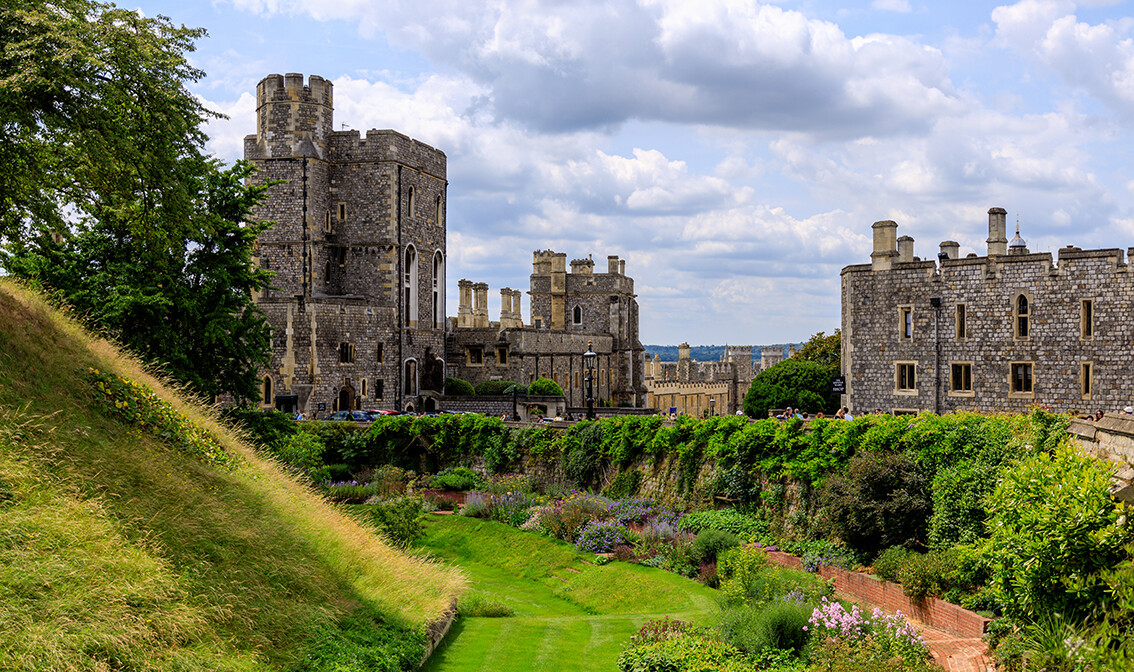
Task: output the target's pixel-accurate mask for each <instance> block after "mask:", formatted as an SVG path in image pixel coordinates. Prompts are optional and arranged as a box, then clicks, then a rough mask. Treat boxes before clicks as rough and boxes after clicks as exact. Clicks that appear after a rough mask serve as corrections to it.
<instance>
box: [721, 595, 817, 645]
mask: <svg viewBox="0 0 1134 672" xmlns="http://www.w3.org/2000/svg"><path fill="white" fill-rule="evenodd" d="M813 610H814V605H812V604H808V603H806V602H801V601H796V600H776V601H774V602H771V603H769V604H766V605H760V606H750V605H741V606H733V607H728V608H725V609H724V610H723V611H722V612H721V620H720V622H719V623H718V625H717V629H718V631H719V632H720V633H721V636H722V637H723V638H724V639H725V641H727V642H728V643H729V644H732V645H733V646H735V647H737V648H739V649H740V650H742V651H746V652H748V653H749V654H753V655H758V654H760V653H761V652H764V651H774V650H780V651H790V652H799V651H800V650H801V649H803V647H804V646H806V644H807V640H808V637H809V635H810V631H809V630H808V627H807V626H808V619H810V618H811V612H812V611H813Z"/></svg>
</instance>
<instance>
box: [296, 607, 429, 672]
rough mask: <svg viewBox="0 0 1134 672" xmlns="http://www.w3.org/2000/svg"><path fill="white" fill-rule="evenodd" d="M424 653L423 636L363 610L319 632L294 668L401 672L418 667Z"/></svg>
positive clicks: (304, 670) (302, 670)
mask: <svg viewBox="0 0 1134 672" xmlns="http://www.w3.org/2000/svg"><path fill="white" fill-rule="evenodd" d="M424 653H425V635H424V634H423V633H421V632H417V631H415V630H413V629H411V628H408V627H405V626H401V625H395V624H393V623H388V622H386V619H385V617H384V616H383V615H382V614H379V613H377V612H373V611H372V610H369V609H360V610H359V611H357V612H356V613H354V614H351V615H349V616H347V617H345V618H343V619H341V620H340V621H339V622H337V623H328V624H326V625H324V626H323V627H321V628H319V629H318V630H316V631H315V632H314V633H313V634H312V635H311V637H310V640H309V643H308V644H307V645H306V647H305V652H304V655H303V657H302V658H301V660H300V661H299V662H298V663H296V665H295V667H294V668H292V669H294V670H295V671H296V672H323V671H324V670H371V671H372V672H401V671H402V670H412V669H414V668H415V667H417V665H419V664H420V663H421V657H422V655H424Z"/></svg>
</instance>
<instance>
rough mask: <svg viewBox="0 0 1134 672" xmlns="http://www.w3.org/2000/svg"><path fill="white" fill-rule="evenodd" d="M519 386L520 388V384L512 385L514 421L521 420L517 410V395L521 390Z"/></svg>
mask: <svg viewBox="0 0 1134 672" xmlns="http://www.w3.org/2000/svg"><path fill="white" fill-rule="evenodd" d="M519 388H520V386H519V385H513V386H512V422H519V421H520V414H519V413H518V412H517V409H516V395H517V394H518V392H519Z"/></svg>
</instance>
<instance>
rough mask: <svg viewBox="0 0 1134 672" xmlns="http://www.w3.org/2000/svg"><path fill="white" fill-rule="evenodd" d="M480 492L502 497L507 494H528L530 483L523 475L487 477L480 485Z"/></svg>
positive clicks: (530, 487) (530, 488) (530, 489)
mask: <svg viewBox="0 0 1134 672" xmlns="http://www.w3.org/2000/svg"><path fill="white" fill-rule="evenodd" d="M481 490H484V491H485V492H490V493H492V494H494V495H503V494H505V493H509V492H524V493H530V492H531V491H532V481H531V479H530V478H528V477H527V476H525V475H523V474H498V475H494V476H489V477H488V480H487V481H486V482H485V483H483V484H481Z"/></svg>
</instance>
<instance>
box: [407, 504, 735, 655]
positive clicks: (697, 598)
mask: <svg viewBox="0 0 1134 672" xmlns="http://www.w3.org/2000/svg"><path fill="white" fill-rule="evenodd" d="M424 545H425V547H426V548H428V549H429V550H430V551H431V552H433V553H435V554H437V555H439V556H440V557H442V558H445V559H448V560H452V561H454V562H456V563H457V564H459V565H460V566H461V567H462V568H463V569H464V570H465V571H466V572H468V574H469V578H470V582H471V586H472V591H473V592H474V593H481V594H483V595H484V596H485V597H488V598H490V599H493V600H499V601H501V602H504V603H505V604H507V605H508V606H510V607H512V609H513V610H514V612H515V616H513V617H509V618H461V619H460V620H458V621H457V623H456V624H455V625H454V627H453V630H452V631H451V632H450V633H449V636H448V637H447V638H446V640H445V642H444V643H443V644H442V646H441V648H440V649H439V650H438V651H437V652H436V653H434V655H433V657H432V658H431V659H430V661H429V663H428V664H427V666H426V668H425V670H427V672H471V671H480V670H483V671H485V672H519V671H521V670H525V671H526V670H547V671H549V672H551V671H555V672H560V671H562V672H568V671H578V672H589V671H591V670H596V671H597V670H603V671H609V670H613V669H614V668H615V665H614V662H615V659H617V657H618V654H619V652H620V651H621V650H622V644H623V642H625V641H626V640H627V639H628V638H629V637H630V636H631V635H632V634H634V633H635V632H637V630H638V628H639V627H641V625H642V624H643V623H644V622H646V621H647V620H650V619H652V618H661V617H662V616H672V617H675V618H680V619H682V620H693V621H696V622H698V623H707V622H708V621H709V619H711V618H713V616H714V614H715V613H716V611H717V610H716V600H715V597H714V595H715V591H713V590H710V589H708V588H706V587H704V586H702V585H700V584H698V583H696V582H694V581H690V580H688V579H684V578H682V577H680V576H677V575H675V574H670V573H668V572H664V571H662V570H659V569H650V568H648V567H642V566H641V565H630V564H627V563H621V562H616V563H611V564H608V565H604V566H602V567H596V566H594V565H592V564H590V563H589V562H587V561H588V560H589V559H591V558H593V556H591V555H585V554H580V553H578V552H576V551H575V549H574V548H573V547H572V546H570V545H568V544H564V543H561V542H557V541H553V540H550V539H547V538H545V537H540V536H537V535H535V534H532V533H529V532H521V531H519V530H516V529H514V528H511V527H508V526H506V525H502V524H500V523H494V522H489V521H482V520H476V519H470V518H463V517H460V516H445V517H437V518H431V519H430V521H429V523H428V526H427V532H426V538H425V541H424Z"/></svg>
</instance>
